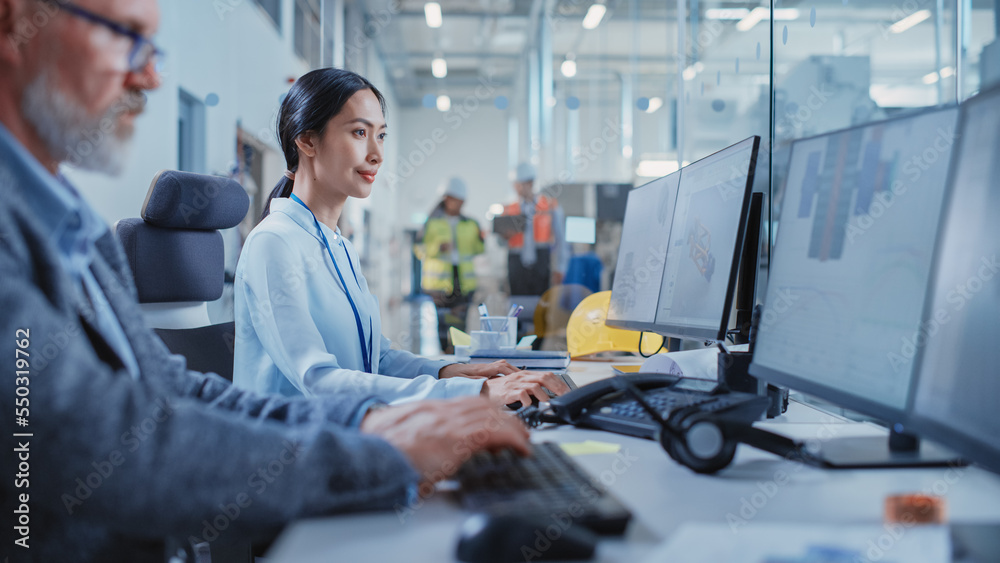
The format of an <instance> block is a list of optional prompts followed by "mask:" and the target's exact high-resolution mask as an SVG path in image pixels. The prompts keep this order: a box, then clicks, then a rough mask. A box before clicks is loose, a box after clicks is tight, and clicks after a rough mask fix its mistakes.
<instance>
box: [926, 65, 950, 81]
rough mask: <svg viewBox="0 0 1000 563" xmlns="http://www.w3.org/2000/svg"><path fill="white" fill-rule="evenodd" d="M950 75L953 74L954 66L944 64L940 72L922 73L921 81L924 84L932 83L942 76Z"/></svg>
mask: <svg viewBox="0 0 1000 563" xmlns="http://www.w3.org/2000/svg"><path fill="white" fill-rule="evenodd" d="M951 76H955V67H951V66H946V67H944V68H942V69H941V72H931V73H929V74H926V75H924V77H923V82H924V84H934V83H936V82H937V81H938V80H940V79H942V78H948V77H951Z"/></svg>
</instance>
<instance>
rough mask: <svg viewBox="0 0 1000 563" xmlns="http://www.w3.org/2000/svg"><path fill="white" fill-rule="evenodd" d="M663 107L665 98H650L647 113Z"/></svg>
mask: <svg viewBox="0 0 1000 563" xmlns="http://www.w3.org/2000/svg"><path fill="white" fill-rule="evenodd" d="M661 107H663V98H650V99H649V107H648V108H646V113H654V112H656V110H658V109H660V108H661Z"/></svg>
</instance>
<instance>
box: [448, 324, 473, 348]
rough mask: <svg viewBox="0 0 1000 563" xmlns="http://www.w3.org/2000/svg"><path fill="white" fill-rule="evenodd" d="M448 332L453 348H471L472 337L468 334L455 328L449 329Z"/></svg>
mask: <svg viewBox="0 0 1000 563" xmlns="http://www.w3.org/2000/svg"><path fill="white" fill-rule="evenodd" d="M448 332H449V333H450V334H451V343H452V344H454V345H455V346H472V337H471V336H469V335H468V334H466V333H464V332H462V331H460V330H458V329H457V328H455V327H451V328H449V329H448Z"/></svg>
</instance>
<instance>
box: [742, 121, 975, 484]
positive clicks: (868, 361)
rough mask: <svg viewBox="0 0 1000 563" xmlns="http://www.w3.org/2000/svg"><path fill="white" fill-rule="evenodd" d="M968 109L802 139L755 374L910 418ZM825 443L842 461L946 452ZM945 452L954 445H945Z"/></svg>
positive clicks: (906, 460) (917, 459) (905, 460)
mask: <svg viewBox="0 0 1000 563" xmlns="http://www.w3.org/2000/svg"><path fill="white" fill-rule="evenodd" d="M957 117H958V109H957V108H955V107H951V108H945V109H940V110H935V111H930V112H922V113H919V114H916V115H911V116H907V117H901V118H898V119H892V120H888V121H883V122H878V123H871V124H866V125H863V126H859V127H854V128H851V129H847V130H843V131H837V132H833V133H829V134H825V135H820V136H817V137H812V138H808V139H803V140H799V141H796V142H795V143H794V145H793V147H792V152H791V158H790V162H789V169H788V175H787V177H786V183H785V186H784V190H783V192H784V193H783V196H782V197H783V201H782V211H781V216H780V222H779V224H778V229H777V238H776V240H775V243H774V249H773V252H772V254H771V262H770V270H769V272H768V285H767V292H766V297H765V300H764V309H763V315H762V316H761V319H760V326H759V329H758V331H757V334H758V336H757V340H756V344H755V351H754V356H753V363H752V364H751V367H750V373H751V374H752V375H754V376H757V377H760V378H762V379H765V380H766V381H768V382H770V383H775V384H778V385H781V386H786V387H789V388H792V389H797V390H799V391H802V392H805V393H809V394H811V395H815V396H817V397H819V398H821V399H825V400H828V401H830V402H833V403H836V404H838V405H841V406H843V407H846V408H849V409H852V410H855V411H858V412H861V413H864V414H866V415H868V416H872V417H875V418H877V419H881V420H883V421H885V422H887V423H890V425H892V424H894V423H896V422H899V421H902V420H905V414H906V409H907V401H908V394H909V392H910V390H911V387H912V381H913V374H914V369H913V367H914V363H913V358H914V354H913V352H912V350H910V348H909V347H910V344H909V343H910V342H912V340H913V338H914V335H915V332H916V331H917V330H918V328H919V326H920V323H921V320H922V311H923V304H924V298H925V295H926V292H927V287H928V283H929V280H930V273H931V261H932V255H933V252H934V246H935V240H936V239H937V233H938V225H939V221H940V217H941V204H942V201H943V200H944V195H945V191H946V190H945V188H946V185H947V179H948V169H949V162H950V160H951V153H952V144H953V139H954V135H955V128H956V124H957ZM862 442H863V441H861V440H849V441H846V442H835V441H830V442H829V443H824V444H823V446H824V449H825V451H824V454H823V455H824V457H826V458H827V461H829V462H831V463H832V464H834V465H843V466H865V465H869V464H874V465H892V464H897V463H898V464H906V465H911V464H922V463H933V462H935V461H942V460H940V459H936V460H935V459H934V458H936V457H937V456H936V455H935V454H934V453H933V452H930V449H931V448H930V447H929V446H928V447H927V448H921V449H920V451H919V456H917V454H916V453H914V452H907V453H904V454H897V453H895V452H893V451H890V450H889V449H888V448H887V447H886V441H885V440H881V441H880V442H876V443H874V444H873V443H862ZM946 459H947V456H946Z"/></svg>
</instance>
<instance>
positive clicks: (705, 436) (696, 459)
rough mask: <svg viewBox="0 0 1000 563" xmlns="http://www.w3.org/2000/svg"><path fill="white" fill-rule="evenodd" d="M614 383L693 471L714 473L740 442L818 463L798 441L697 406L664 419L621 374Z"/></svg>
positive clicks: (726, 462) (671, 453)
mask: <svg viewBox="0 0 1000 563" xmlns="http://www.w3.org/2000/svg"><path fill="white" fill-rule="evenodd" d="M614 379H615V386H616V387H617V388H618V389H619V390H621V391H624V392H625V393H628V394H630V395H631V396H632V397H633V398H634V399H635V400H636V401H637V402H638V403H639V404H640V405H641V406H642V408H643V409H645V410H646V412H647V413H649V415H650V416H651V417H653V420H655V421H656V423H657V424H659V425H660V431H659V432H658V433H657V439H658V440H659V442H660V445H661V446H663V449H664V451H666V452H667V455H669V456H670V457H671V458H672V459H673V460H674V461H676V462H677V463H680V464H681V465H684V466H686V467H688V468H689V469H691V470H692V471H694V472H695V473H706V474H710V473H715V472H717V471H719V470H721V469H723V468H725V467H726V466H728V465H729V464H730V462H732V461H733V457H734V456H735V455H736V446H737V445H738V444H740V443H744V444H747V445H750V446H753V447H755V448H759V449H762V450H764V451H768V452H771V453H773V454H777V455H779V456H782V457H785V458H789V459H796V460H799V461H803V462H805V463H809V464H814V465H822V461H821V460H819V459H818V458H816V457H815V456H814V455H812V454H811V453H810V452H809V451H808V450H807V449H806V447H805V445H804V444H803V443H801V442H796V441H795V440H792V439H790V438H786V437H784V436H779V435H778V434H774V433H773V432H768V431H766V430H761V429H759V428H754V427H753V426H750V425H749V424H745V423H738V422H732V421H729V420H726V419H723V418H721V417H719V416H717V415H715V414H712V413H708V412H705V411H703V410H701V409H699V408H698V407H697V406H689V407H684V408H680V409H677V410H675V411H674V412H673V413H671V415H670V417H669V418H668V419H666V420H664V418H663V417H662V416H661V415H660V413H659V412H658V411H657V410H656V409H655V408H654V407H653V406H652V405H650V404H649V402H648V401H646V398H645V397H643V395H642V391H640V390H639V389H638V388H636V387H635V385H633V384H632V383H631V382H629V381H628V380H627V379H626V378H624V377H615V378H614Z"/></svg>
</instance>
